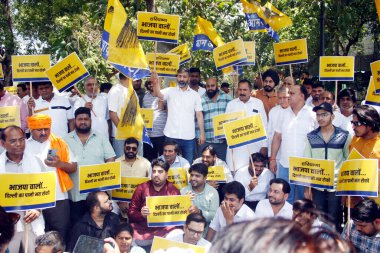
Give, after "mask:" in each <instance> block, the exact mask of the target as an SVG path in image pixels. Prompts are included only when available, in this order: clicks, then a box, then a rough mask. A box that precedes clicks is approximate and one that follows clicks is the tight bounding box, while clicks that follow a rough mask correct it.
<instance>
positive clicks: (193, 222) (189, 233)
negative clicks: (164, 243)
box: [166, 213, 211, 252]
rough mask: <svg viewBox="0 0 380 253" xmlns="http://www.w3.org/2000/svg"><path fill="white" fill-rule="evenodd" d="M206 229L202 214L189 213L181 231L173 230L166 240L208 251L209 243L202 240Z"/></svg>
mask: <svg viewBox="0 0 380 253" xmlns="http://www.w3.org/2000/svg"><path fill="white" fill-rule="evenodd" d="M205 228H206V219H205V218H204V217H203V216H202V214H198V213H191V214H189V215H188V216H187V218H186V223H185V225H184V226H183V231H182V232H178V230H173V231H172V232H170V233H169V234H168V235H167V236H166V238H167V239H169V240H173V241H177V242H184V243H189V244H193V245H197V246H201V247H204V248H206V252H208V251H209V249H210V247H211V243H210V242H209V241H207V240H205V239H203V238H202V234H203V232H204V231H205Z"/></svg>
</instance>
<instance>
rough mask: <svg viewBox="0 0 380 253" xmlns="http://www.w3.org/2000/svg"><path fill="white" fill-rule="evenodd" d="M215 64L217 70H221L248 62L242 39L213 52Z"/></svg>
mask: <svg viewBox="0 0 380 253" xmlns="http://www.w3.org/2000/svg"><path fill="white" fill-rule="evenodd" d="M213 57H214V62H215V66H216V69H217V70H221V69H224V68H227V67H230V66H233V65H236V64H239V63H241V62H246V61H247V53H246V51H245V47H244V41H243V40H242V39H238V40H234V41H231V42H228V43H226V44H224V45H222V46H219V47H217V48H215V49H214V51H213Z"/></svg>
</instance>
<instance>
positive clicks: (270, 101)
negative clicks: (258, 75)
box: [255, 69, 280, 116]
mask: <svg viewBox="0 0 380 253" xmlns="http://www.w3.org/2000/svg"><path fill="white" fill-rule="evenodd" d="M263 83H264V85H263V89H261V90H259V91H257V92H256V96H255V97H256V98H257V99H260V100H261V101H262V102H263V104H264V108H265V112H266V114H267V116H268V113H269V111H270V110H271V109H272V108H273V107H275V106H276V105H277V104H278V97H277V92H276V90H275V89H274V88H275V87H276V86H277V85H278V84H279V83H280V78H279V77H278V74H277V72H276V71H274V70H273V69H268V70H267V71H265V72H264V74H263Z"/></svg>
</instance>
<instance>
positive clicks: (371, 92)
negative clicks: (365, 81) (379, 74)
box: [365, 76, 380, 106]
mask: <svg viewBox="0 0 380 253" xmlns="http://www.w3.org/2000/svg"><path fill="white" fill-rule="evenodd" d="M365 104H366V105H375V106H380V93H378V94H377V93H376V88H375V82H374V81H373V77H372V76H371V79H370V80H369V85H368V89H367V95H366V96H365Z"/></svg>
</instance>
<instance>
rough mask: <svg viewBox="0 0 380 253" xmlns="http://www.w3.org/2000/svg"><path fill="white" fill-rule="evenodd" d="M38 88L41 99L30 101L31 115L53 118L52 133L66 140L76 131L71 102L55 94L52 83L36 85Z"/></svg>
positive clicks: (31, 99)
mask: <svg viewBox="0 0 380 253" xmlns="http://www.w3.org/2000/svg"><path fill="white" fill-rule="evenodd" d="M34 86H37V87H38V93H39V94H40V97H39V98H38V99H36V100H35V99H34V98H30V99H29V101H28V108H29V115H30V116H31V115H33V112H34V113H37V114H38V113H40V114H46V115H49V116H50V117H51V118H52V125H51V132H52V133H53V134H55V135H57V136H58V137H61V138H64V137H65V136H66V135H67V133H68V132H69V131H72V130H74V119H73V111H72V110H73V109H72V107H71V104H70V102H69V100H68V99H67V98H66V97H64V96H58V95H57V94H55V93H54V92H53V85H52V83H51V82H39V83H34V84H33V87H34Z"/></svg>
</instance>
